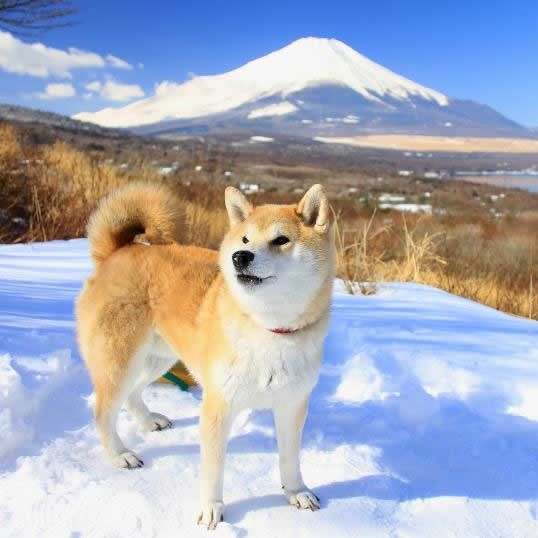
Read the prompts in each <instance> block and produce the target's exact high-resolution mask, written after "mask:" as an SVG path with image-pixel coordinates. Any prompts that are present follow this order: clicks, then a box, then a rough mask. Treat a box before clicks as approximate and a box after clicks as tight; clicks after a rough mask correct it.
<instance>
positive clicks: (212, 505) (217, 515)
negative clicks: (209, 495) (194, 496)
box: [198, 501, 224, 530]
mask: <svg viewBox="0 0 538 538" xmlns="http://www.w3.org/2000/svg"><path fill="white" fill-rule="evenodd" d="M223 520H224V503H222V502H220V501H210V502H208V503H205V504H204V505H203V506H202V511H201V512H200V515H199V516H198V525H203V526H204V527H207V529H208V530H214V529H215V528H216V527H217V524H218V523H220V522H221V521H223Z"/></svg>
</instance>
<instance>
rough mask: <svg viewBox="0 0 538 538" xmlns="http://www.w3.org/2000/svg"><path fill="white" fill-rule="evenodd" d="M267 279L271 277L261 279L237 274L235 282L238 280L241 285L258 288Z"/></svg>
mask: <svg viewBox="0 0 538 538" xmlns="http://www.w3.org/2000/svg"><path fill="white" fill-rule="evenodd" d="M269 278H271V277H270V276H268V277H265V278H261V277H259V276H256V275H248V274H246V273H238V274H237V280H239V282H241V284H248V285H250V286H259V285H260V284H261V283H262V282H264V281H265V280H268V279H269Z"/></svg>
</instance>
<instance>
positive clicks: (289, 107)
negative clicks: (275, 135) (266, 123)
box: [247, 101, 298, 120]
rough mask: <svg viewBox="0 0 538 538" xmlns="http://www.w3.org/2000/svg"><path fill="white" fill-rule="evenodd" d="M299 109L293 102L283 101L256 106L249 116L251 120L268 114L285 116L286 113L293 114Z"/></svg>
mask: <svg viewBox="0 0 538 538" xmlns="http://www.w3.org/2000/svg"><path fill="white" fill-rule="evenodd" d="M297 110H298V108H297V107H296V106H295V105H294V104H293V103H290V102H288V101H283V102H282V103H275V104H273V105H268V106H264V107H262V108H256V109H254V110H252V111H251V112H250V113H249V115H248V116H247V117H248V119H249V120H253V119H256V118H263V117H266V116H285V115H286V114H291V113H292V112H296V111H297Z"/></svg>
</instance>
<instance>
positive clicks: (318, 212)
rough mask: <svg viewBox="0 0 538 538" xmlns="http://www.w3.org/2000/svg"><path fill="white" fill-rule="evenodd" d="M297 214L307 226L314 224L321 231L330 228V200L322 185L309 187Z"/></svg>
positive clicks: (323, 231)
mask: <svg viewBox="0 0 538 538" xmlns="http://www.w3.org/2000/svg"><path fill="white" fill-rule="evenodd" d="M297 214H298V215H300V216H301V218H302V219H303V221H304V223H305V224H306V225H307V226H313V227H314V228H315V230H316V231H317V232H319V233H325V232H326V231H327V230H328V229H329V200H328V199H327V195H326V194H325V190H324V189H323V186H322V185H319V184H317V185H313V186H312V187H310V189H308V191H307V192H306V194H305V195H304V196H303V199H302V200H301V201H300V202H299V205H298V206H297Z"/></svg>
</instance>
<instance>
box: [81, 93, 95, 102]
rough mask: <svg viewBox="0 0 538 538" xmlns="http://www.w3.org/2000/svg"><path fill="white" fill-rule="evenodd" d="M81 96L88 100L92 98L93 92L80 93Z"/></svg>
mask: <svg viewBox="0 0 538 538" xmlns="http://www.w3.org/2000/svg"><path fill="white" fill-rule="evenodd" d="M82 97H83V98H84V99H86V101H89V100H90V99H93V93H84V94H82Z"/></svg>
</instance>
